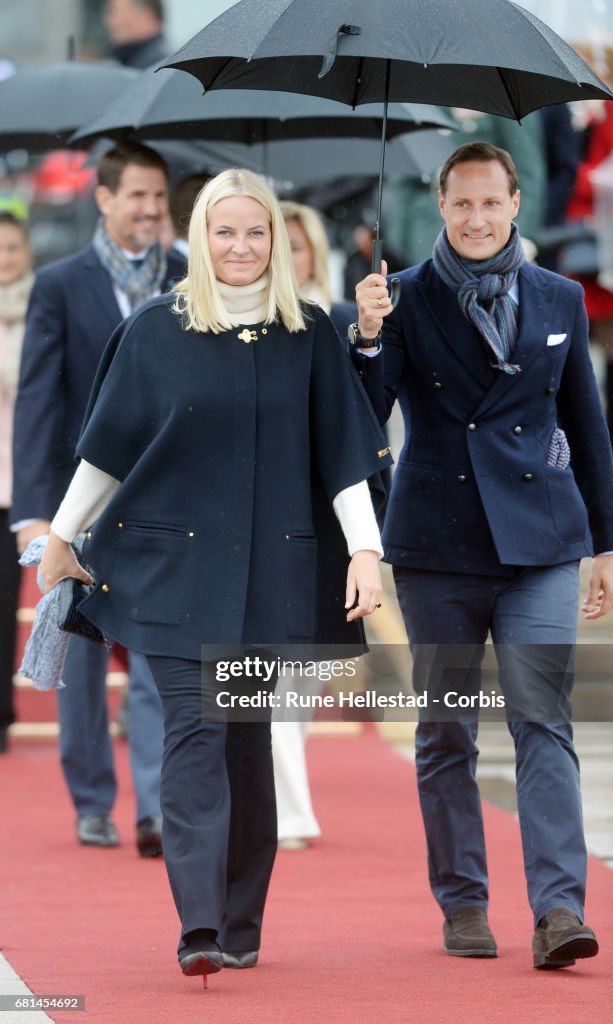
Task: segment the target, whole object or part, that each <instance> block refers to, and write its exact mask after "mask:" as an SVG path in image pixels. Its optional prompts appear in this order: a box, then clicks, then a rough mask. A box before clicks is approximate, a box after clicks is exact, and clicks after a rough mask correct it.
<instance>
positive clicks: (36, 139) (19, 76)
mask: <svg viewBox="0 0 613 1024" xmlns="http://www.w3.org/2000/svg"><path fill="white" fill-rule="evenodd" d="M137 78H138V72H137V71H134V70H132V69H130V68H124V67H122V65H121V64H112V63H110V62H109V63H100V62H97V63H94V62H92V63H85V62H84V63H79V62H78V61H64V62H62V63H59V64H49V65H46V66H45V67H36V68H24V69H23V70H21V71H17V72H15V74H14V75H11V77H10V78H7V79H5V81H3V82H0V146H1V147H2V148H3V149H19V148H24V149H29V150H36V151H38V152H41V151H43V150H45V149H57V148H58V147H60V146H63V145H64V144H65V143H66V142H67V141H68V139H69V138H70V136H71V135H72V133H73V132H74V131H75V129H76V128H79V127H80V126H81V125H82V124H85V123H86V122H87V121H91V120H92V118H94V117H96V116H97V115H98V114H99V113H100V111H101V110H103V109H104V107H105V105H106V104H107V103H110V102H111V100H113V99H115V97H116V96H117V95H118V94H119V93H120V92H122V91H123V90H124V89H125V88H126V86H128V85H131V84H132V83H133V82H134V81H135V80H136V79H137Z"/></svg>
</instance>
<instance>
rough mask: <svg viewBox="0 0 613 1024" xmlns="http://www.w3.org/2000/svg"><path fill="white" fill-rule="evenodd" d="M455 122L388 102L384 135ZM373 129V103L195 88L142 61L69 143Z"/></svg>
mask: <svg viewBox="0 0 613 1024" xmlns="http://www.w3.org/2000/svg"><path fill="white" fill-rule="evenodd" d="M455 127H456V124H455V122H454V121H452V120H451V118H450V117H449V116H448V115H447V114H446V113H444V112H443V111H442V110H440V108H438V107H433V106H429V105H426V104H422V103H392V104H390V107H389V112H388V122H387V137H388V138H392V137H393V136H395V135H400V134H402V133H403V132H408V131H412V130H413V129H417V130H420V129H424V128H451V129H454V128H455ZM380 134H381V110H380V105H379V104H376V103H368V104H365V105H364V106H361V107H360V108H359V109H358V110H351V109H350V108H348V107H347V105H346V104H344V103H338V102H336V101H335V100H328V99H322V98H321V97H319V96H303V95H300V94H298V93H295V92H263V91H256V90H248V89H236V90H232V91H231V92H229V91H227V90H225V91H223V92H207V93H206V94H205V95H203V93H202V86H201V85H200V84H199V83H198V82H196V81H195V80H194V79H193V78H192V77H191V76H190V75H184V74H181V72H180V71H170V70H168V69H166V70H164V71H163V72H162V73H161V74H159V75H156V74H154V69H153V68H150V69H147V70H146V71H143V72H141V74H140V75H139V77H138V79H137V81H135V82H134V83H133V84H132V85H131V86H130V88H128V89H125V90H122V92H121V94H120V95H119V96H118V97H117V98H116V99H115V100H114V101H113V102H112V103H111V104H109V106H108V107H106V109H105V110H104V111H103V112H102V114H101V115H100V117H97V118H96V119H95V121H92V122H91V123H90V124H86V125H84V126H83V127H82V128H80V129H79V131H77V132H75V134H74V136H73V138H72V139H71V142H74V143H81V144H88V143H90V142H92V141H93V140H94V139H96V138H99V137H100V136H108V137H110V138H122V137H124V136H129V137H130V138H132V139H147V140H152V139H205V140H207V141H219V140H223V141H233V142H244V143H248V144H253V143H257V142H267V141H271V140H274V139H294V138H311V137H322V136H334V137H335V138H339V137H342V138H356V137H372V138H378V137H379V136H380Z"/></svg>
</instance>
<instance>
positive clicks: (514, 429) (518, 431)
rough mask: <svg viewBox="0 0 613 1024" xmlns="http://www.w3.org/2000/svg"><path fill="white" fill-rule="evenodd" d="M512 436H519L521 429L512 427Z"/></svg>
mask: <svg viewBox="0 0 613 1024" xmlns="http://www.w3.org/2000/svg"><path fill="white" fill-rule="evenodd" d="M513 433H514V434H521V427H513Z"/></svg>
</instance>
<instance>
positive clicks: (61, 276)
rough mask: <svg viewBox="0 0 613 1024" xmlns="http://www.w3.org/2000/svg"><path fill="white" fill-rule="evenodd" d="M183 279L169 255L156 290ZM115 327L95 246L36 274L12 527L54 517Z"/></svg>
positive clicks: (114, 308) (18, 414) (18, 419)
mask: <svg viewBox="0 0 613 1024" xmlns="http://www.w3.org/2000/svg"><path fill="white" fill-rule="evenodd" d="M181 272H182V265H181V261H180V260H178V259H177V258H176V257H174V256H169V258H168V268H167V274H166V278H165V280H164V282H163V284H162V289H163V290H166V289H167V288H168V286H169V284H170V283H172V281H174V280H176V279H177V278H179V277H180V276H181ZM121 320H122V315H121V312H120V310H119V306H118V305H117V300H116V298H115V293H114V291H113V285H112V282H111V277H110V275H109V273H108V271H106V270H105V269H104V267H103V266H102V264H101V263H100V260H99V259H98V256H97V255H96V251H95V249H94V247H93V245H89V246H87V248H86V249H84V250H82V251H81V252H78V253H76V254H75V255H74V256H69V257H67V258H66V259H63V260H58V261H56V262H55V263H50V264H49V265H48V266H46V267H43V268H42V269H41V270H40V271H39V272H38V274H37V275H36V281H35V283H34V287H33V289H32V294H31V297H30V304H29V307H28V314H27V321H26V330H25V337H24V345H23V355H22V363H21V378H20V383H19V393H18V396H17V402H16V407H15V428H14V449H13V455H14V482H13V506H12V512H11V520H12V522H19V521H20V520H22V519H52V518H53V516H54V515H55V512H56V511H57V508H58V505H59V503H60V501H61V500H62V498H63V496H64V493H65V491H66V488H67V487H68V484H69V482H70V479H71V477H72V475H73V473H74V470H75V461H74V453H75V448H76V444H77V440H78V438H79V434H80V431H81V424H82V422H83V417H84V414H85V409H86V406H87V400H88V398H89V393H90V390H91V387H92V384H93V380H94V376H95V374H96V369H97V367H98V362H99V360H100V357H101V355H102V353H103V351H104V348H105V346H106V343H107V341H108V340H109V338H110V336H111V334H112V333H113V331H114V330H115V328H116V327H117V325H118V324H119V323H120V322H121Z"/></svg>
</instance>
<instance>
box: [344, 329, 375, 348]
mask: <svg viewBox="0 0 613 1024" xmlns="http://www.w3.org/2000/svg"><path fill="white" fill-rule="evenodd" d="M382 333H383V332H382V331H379V333H378V334H375V336H374V338H365V337H364V336H363V335H362V334H360V331H359V328H358V325H357V324H349V327H348V328H347V337H348V338H349V344H350V345H354V346H355V348H379V345H380V344H381V335H382Z"/></svg>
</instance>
